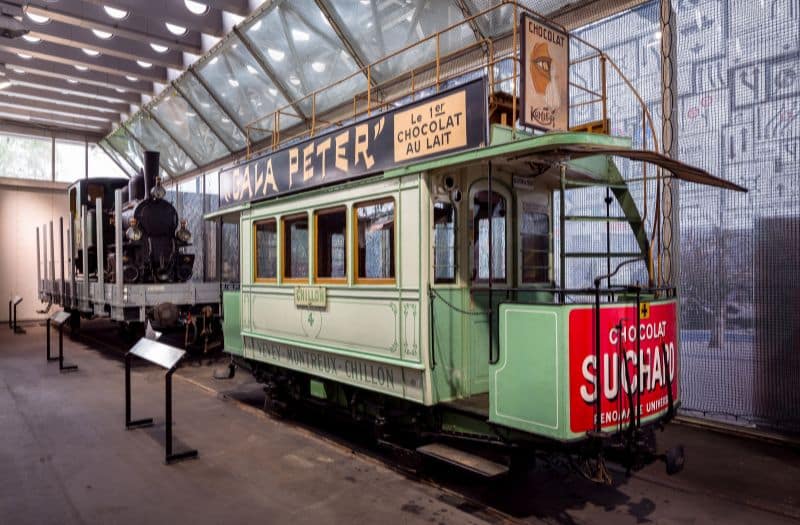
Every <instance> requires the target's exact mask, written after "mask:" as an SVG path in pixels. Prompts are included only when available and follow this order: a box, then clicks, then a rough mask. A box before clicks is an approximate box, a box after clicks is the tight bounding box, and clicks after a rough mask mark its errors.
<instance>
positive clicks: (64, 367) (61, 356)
mask: <svg viewBox="0 0 800 525" xmlns="http://www.w3.org/2000/svg"><path fill="white" fill-rule="evenodd" d="M77 369H78V365H65V364H64V323H59V325H58V370H59V371H61V372H71V371H73V370H77Z"/></svg>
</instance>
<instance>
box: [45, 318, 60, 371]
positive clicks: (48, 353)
mask: <svg viewBox="0 0 800 525" xmlns="http://www.w3.org/2000/svg"><path fill="white" fill-rule="evenodd" d="M50 325H51V320H50V318H49V317H48V318H47V321H46V322H45V326H46V327H47V328H46V330H45V332H46V333H47V362H48V363H49V362H50V361H55V360H56V359H58V358H57V357H53V356H52V355H51V352H50Z"/></svg>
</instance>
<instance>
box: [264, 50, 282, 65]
mask: <svg viewBox="0 0 800 525" xmlns="http://www.w3.org/2000/svg"><path fill="white" fill-rule="evenodd" d="M267 53H269V56H270V58H272V60H275V61H276V62H280V61H281V60H283V57H284V56H286V53H284V52H283V51H278V50H277V49H272V48H269V49H267Z"/></svg>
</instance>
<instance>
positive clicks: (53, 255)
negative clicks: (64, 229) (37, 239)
mask: <svg viewBox="0 0 800 525" xmlns="http://www.w3.org/2000/svg"><path fill="white" fill-rule="evenodd" d="M50 289H51V290H52V293H53V295H55V293H56V246H55V243H54V242H53V221H50Z"/></svg>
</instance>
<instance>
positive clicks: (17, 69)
mask: <svg viewBox="0 0 800 525" xmlns="http://www.w3.org/2000/svg"><path fill="white" fill-rule="evenodd" d="M11 71H13V72H14V73H17V74H19V75H24V74H25V70H24V69H20V68H18V67H12V68H11Z"/></svg>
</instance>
